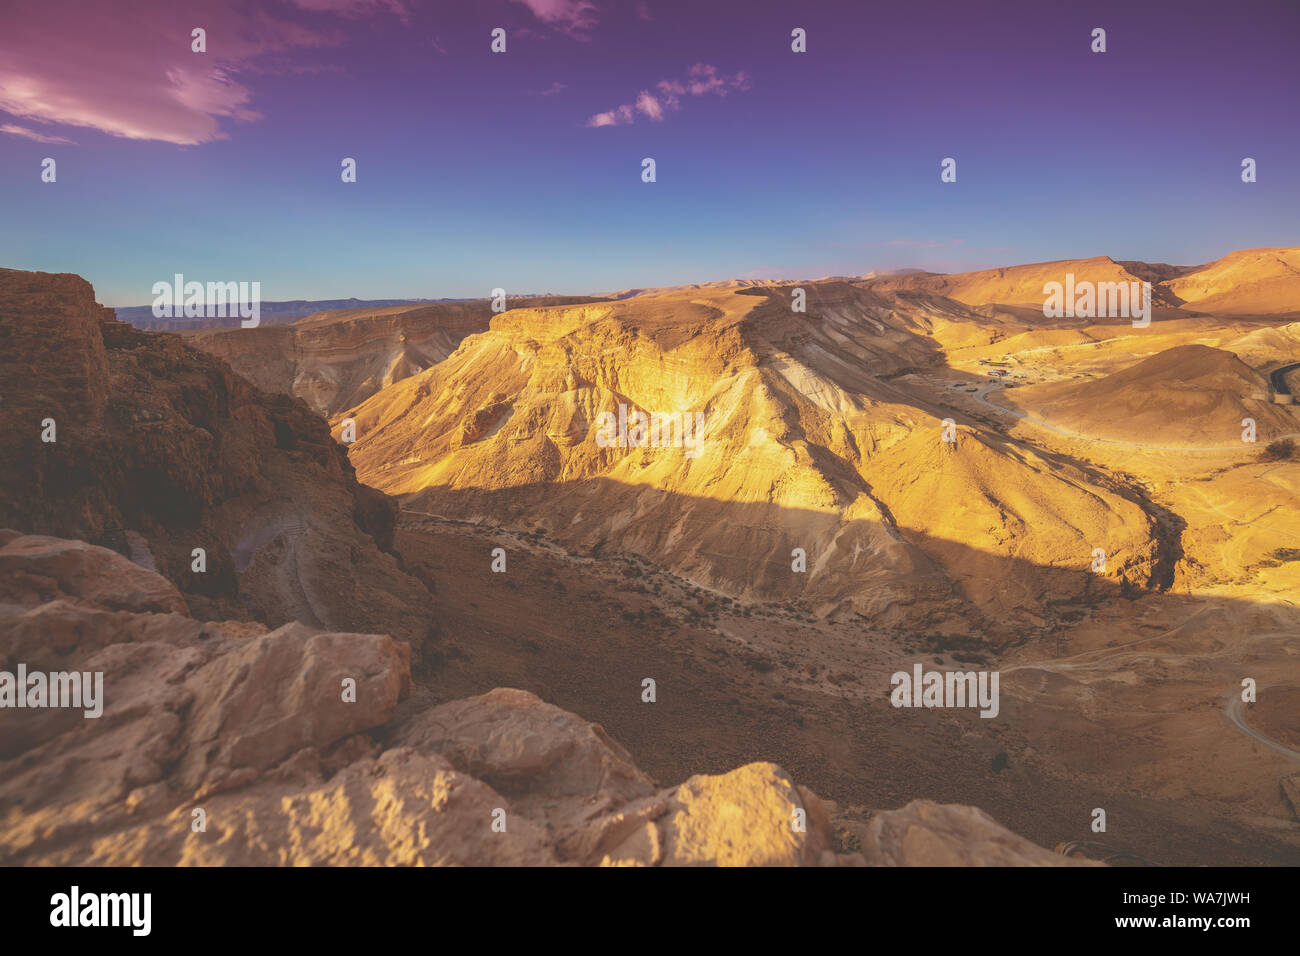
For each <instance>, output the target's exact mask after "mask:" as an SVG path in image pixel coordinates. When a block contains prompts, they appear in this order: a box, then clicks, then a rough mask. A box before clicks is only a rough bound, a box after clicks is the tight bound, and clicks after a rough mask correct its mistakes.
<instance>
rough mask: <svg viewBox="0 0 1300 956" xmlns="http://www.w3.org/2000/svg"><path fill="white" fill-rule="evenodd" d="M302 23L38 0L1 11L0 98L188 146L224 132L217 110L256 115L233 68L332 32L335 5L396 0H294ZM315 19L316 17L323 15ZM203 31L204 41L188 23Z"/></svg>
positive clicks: (342, 11) (201, 9)
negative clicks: (202, 46) (200, 47)
mask: <svg viewBox="0 0 1300 956" xmlns="http://www.w3.org/2000/svg"><path fill="white" fill-rule="evenodd" d="M296 5H297V6H298V7H299V8H300V9H302V10H305V11H309V12H311V13H320V14H321V16H320V17H312V18H310V22H311V25H308V24H307V23H300V22H295V21H290V20H286V19H282V18H279V17H277V16H276V15H274V14H270V13H267V12H265V11H263V10H259V9H257V8H255V7H246V8H245V7H243V6H242V5H241V6H240V7H239V8H235V6H234V5H232V4H230V3H227V2H224V0H191V2H189V3H184V4H180V3H177V2H175V0H137V2H133V3H131V4H129V5H126V4H112V5H108V4H100V3H94V2H87V0H43V2H41V3H29V4H23V5H21V6H19V7H15V9H14V10H12V11H9V12H8V13H6V16H5V28H4V30H3V31H0V110H4V111H5V112H7V113H10V114H12V115H13V116H15V117H18V118H24V119H32V120H36V121H38V122H42V123H57V124H62V125H64V126H79V127H85V128H90V129H96V130H99V131H101V132H104V133H107V134H109V135H110V136H118V137H122V138H124V139H139V140H159V141H162V142H165V143H175V144H176V145H180V146H193V145H197V144H200V143H208V142H212V141H213V140H218V139H225V138H227V133H226V132H225V131H224V130H223V129H222V124H221V121H222V120H225V119H230V120H236V121H241V122H247V121H251V120H256V119H258V118H260V114H259V113H258V112H257V111H256V110H255V109H254V108H253V106H252V100H253V93H252V91H251V90H250V89H249V88H248V87H247V86H244V85H243V84H242V83H240V82H239V80H238V76H239V75H240V74H241V73H257V72H261V70H262V69H263V68H262V67H261V66H259V64H258V63H256V62H254V61H255V60H257V58H259V57H267V56H268V55H270V54H278V53H287V52H290V51H295V50H301V49H307V48H315V47H325V46H331V45H335V44H337V43H340V42H342V40H343V39H344V36H345V35H344V34H343V33H342V31H341V30H339V29H338V27H339V26H340V24H339V21H338V20H337V19H335V17H337V16H348V17H356V16H364V15H368V14H369V13H372V12H378V11H388V12H391V13H397V14H399V15H404V11H405V8H404V7H403V6H402V5H401V4H400V3H399V2H397V0H296ZM322 21H323V22H322ZM195 27H202V28H203V29H204V30H206V31H207V52H206V53H194V52H192V51H191V42H192V41H191V31H192V30H193V29H194V28H195Z"/></svg>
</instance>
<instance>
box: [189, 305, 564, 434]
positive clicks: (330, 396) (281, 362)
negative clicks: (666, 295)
mask: <svg viewBox="0 0 1300 956" xmlns="http://www.w3.org/2000/svg"><path fill="white" fill-rule="evenodd" d="M535 301H537V300H532V299H518V300H514V299H512V300H510V302H511V303H512V304H518V305H519V306H524V307H526V306H528V305H530V304H532V303H534V302H535ZM547 301H553V302H555V303H556V304H563V303H568V302H579V301H586V300H583V299H566V298H555V299H553V300H547ZM491 315H492V313H491V310H490V308H489V303H488V302H486V301H473V302H439V303H433V304H420V305H390V306H382V307H363V308H353V309H332V310H327V311H322V312H317V313H315V314H313V315H309V316H306V317H304V318H301V319H299V320H297V321H295V322H293V323H292V324H289V325H267V326H259V327H257V328H251V329H245V328H225V329H208V330H202V331H198V332H194V333H192V334H191V335H189V336H188V337H187V341H188V342H189V344H191V345H193V346H194V347H195V348H198V349H202V350H203V351H205V352H208V353H210V354H212V355H215V356H217V357H218V358H221V359H224V360H225V361H227V362H229V363H230V365H231V367H232V368H233V369H234V370H235V371H236V372H238V373H239V374H240V375H243V376H244V377H245V378H247V379H248V380H249V381H250V382H252V383H253V384H254V385H257V386H258V387H259V388H262V389H264V390H266V391H268V392H282V393H287V394H291V395H296V396H297V397H299V398H301V399H303V400H304V401H305V402H306V403H307V404H308V405H310V406H311V407H312V408H313V409H315V410H316V411H317V412H318V413H320V414H321V415H324V416H326V417H328V416H330V415H333V414H335V413H336V412H338V411H340V410H342V409H344V408H348V407H350V406H352V405H356V404H358V403H360V402H363V401H365V400H366V399H367V398H369V397H370V396H371V395H373V394H374V393H375V392H377V391H379V390H380V389H381V388H385V387H386V386H388V385H391V384H393V383H394V382H398V381H401V380H402V379H404V378H406V377H408V376H410V375H414V374H415V373H416V372H420V371H423V370H424V369H426V368H428V367H429V366H431V365H433V364H435V363H437V362H440V361H442V360H443V359H444V358H446V357H447V356H448V355H450V354H451V353H452V352H453V351H455V349H456V346H458V345H459V344H460V342H461V340H462V339H464V338H465V336H467V335H473V334H474V333H475V332H482V331H484V330H486V329H487V327H488V319H489V318H490V317H491Z"/></svg>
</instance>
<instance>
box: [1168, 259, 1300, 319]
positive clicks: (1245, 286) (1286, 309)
mask: <svg viewBox="0 0 1300 956" xmlns="http://www.w3.org/2000/svg"><path fill="white" fill-rule="evenodd" d="M1167 288H1168V289H1169V291H1170V292H1171V293H1173V294H1174V295H1176V296H1178V298H1180V299H1181V300H1182V301H1183V302H1184V303H1186V306H1187V308H1190V309H1197V310H1200V311H1204V312H1213V313H1216V314H1220V315H1291V316H1300V246H1296V247H1293V248H1290V249H1241V250H1238V251H1237V252H1231V253H1229V254H1228V255H1226V256H1224V257H1223V258H1222V259H1218V260H1216V261H1214V262H1211V263H1209V264H1208V265H1204V266H1200V267H1198V268H1195V269H1191V270H1189V271H1187V272H1186V273H1185V274H1183V275H1181V276H1179V277H1177V278H1175V279H1172V280H1171V281H1169V282H1168V283H1167Z"/></svg>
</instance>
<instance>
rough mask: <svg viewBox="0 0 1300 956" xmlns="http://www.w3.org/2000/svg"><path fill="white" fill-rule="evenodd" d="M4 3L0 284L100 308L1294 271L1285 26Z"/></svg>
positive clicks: (1245, 17) (824, 8) (1295, 141)
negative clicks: (1161, 265)
mask: <svg viewBox="0 0 1300 956" xmlns="http://www.w3.org/2000/svg"><path fill="white" fill-rule="evenodd" d="M4 3H5V7H6V9H5V10H4V11H3V20H2V22H3V30H0V215H2V216H3V223H4V228H3V229H0V265H3V266H9V267H15V268H23V269H40V270H44V271H59V272H65V271H66V272H78V273H80V274H82V275H85V276H86V277H87V278H88V279H90V280H91V281H92V282H93V283H94V284H95V286H96V288H97V290H98V292H99V296H100V298H101V300H102V301H104V302H106V303H108V304H112V305H128V304H144V303H147V302H149V301H150V300H151V298H152V296H151V295H150V288H151V286H152V284H153V283H154V282H156V281H159V280H169V279H170V278H171V276H172V275H173V274H174V273H176V272H182V273H184V274H185V275H186V277H187V278H192V279H198V280H200V281H204V280H220V281H227V280H245V281H260V282H261V283H262V295H263V297H264V298H266V299H290V298H333V297H342V296H350V295H356V296H360V297H371V298H381V297H404V296H409V297H415V296H431V297H436V296H483V295H486V294H487V293H488V290H490V289H491V288H493V287H496V286H501V287H504V288H506V289H507V290H508V291H510V292H516V291H517V292H546V291H555V292H600V291H611V290H614V289H618V288H624V287H629V286H651V285H667V284H677V283H683V282H694V281H706V280H712V279H723V278H730V277H742V276H743V277H791V278H793V277H816V276H820V275H826V274H857V273H862V272H866V271H869V270H871V269H875V268H894V267H901V266H918V267H923V268H931V269H939V270H957V269H968V268H980V267H985V266H989V265H999V264H1010V263H1016V262H1028V261H1036V260H1043V259H1055V258H1066V257H1073V256H1092V255H1100V254H1107V255H1111V256H1114V257H1116V258H1138V259H1148V260H1157V261H1171V262H1177V263H1194V262H1203V261H1207V260H1209V259H1213V258H1217V257H1218V256H1220V255H1222V254H1224V253H1226V252H1228V251H1230V250H1232V249H1236V248H1244V247H1253V246H1268V245H1296V244H1300V235H1298V233H1300V229H1298V228H1297V224H1300V128H1298V125H1297V122H1296V103H1297V93H1300V55H1298V54H1300V3H1296V2H1294V0H1235V2H1233V3H1206V2H1200V0H1183V2H1177V3H1156V2H1145V3H1144V2H1140V0H1125V2H1117V3H1109V2H1096V3H1071V4H1064V3H1051V2H1046V0H1023V2H1022V0H1015V2H1012V0H1002V2H994V3H984V4H974V3H969V2H942V3H940V2H932V0H931V2H927V0H909V2H900V3H896V4H889V5H886V4H880V3H871V2H866V0H857V2H833V3H832V2H818V0H811V2H783V3H777V2H767V0H743V2H721V0H719V2H708V3H706V2H702V0H699V2H691V3H681V2H674V3H669V2H662V0H626V2H616V0H482V2H475V3H459V4H453V3H437V2H428V3H417V2H415V0H292V2H291V0H284V2H278V3H264V4H239V3H218V2H189V0H118V2H114V3H107V2H104V3H84V2H73V0H41V2H38V3H24V4H18V3H16V2H11V0H4ZM194 27H203V28H204V29H205V30H206V31H207V52H206V53H204V54H198V53H194V52H192V51H191V31H192V29H193V28H194ZM495 27H501V28H504V29H505V30H506V32H507V51H506V53H504V54H493V53H492V52H491V51H490V48H489V47H490V43H491V37H490V32H491V31H492V29H493V28H495ZM795 27H802V28H804V29H805V30H806V31H807V36H808V41H807V42H808V52H807V53H803V54H798V53H794V52H792V51H791V48H790V43H791V40H790V32H791V30H792V29H794V28H795ZM1095 27H1102V28H1104V29H1105V30H1106V31H1107V47H1108V49H1107V52H1106V53H1104V54H1094V53H1092V52H1091V51H1090V43H1091V36H1090V35H1091V31H1092V30H1093V28H1095ZM45 157H51V158H54V159H55V160H56V162H57V164H58V166H57V172H58V179H57V182H55V183H43V182H41V178H40V173H41V162H42V160H43V159H44V158H45ZM344 157H352V158H355V159H356V160H357V164H358V177H357V182H356V183H346V184H345V183H343V182H341V180H340V175H339V173H340V163H341V161H342V160H343V158H344ZM644 157H653V158H654V159H655V161H656V164H657V176H658V181H657V182H655V183H652V184H647V183H643V182H642V181H641V161H642V159H643V158H644ZM945 157H953V158H955V159H956V160H957V174H958V175H957V182H955V183H941V182H940V178H939V170H940V161H941V160H942V159H943V158H945ZM1244 157H1252V158H1254V159H1256V160H1257V162H1258V177H1259V180H1258V182H1256V183H1253V184H1245V183H1242V182H1241V178H1240V169H1241V161H1242V159H1243V158H1244Z"/></svg>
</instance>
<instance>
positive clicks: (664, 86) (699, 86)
mask: <svg viewBox="0 0 1300 956" xmlns="http://www.w3.org/2000/svg"><path fill="white" fill-rule="evenodd" d="M749 86H750V83H749V77H748V76H746V75H745V74H744V73H743V72H741V73H737V74H735V75H734V76H726V75H724V74H722V73H719V72H718V68H717V67H716V66H710V65H709V64H707V63H696V64H695V65H694V66H692V67H691V68H690V69H689V70H687V71H686V76H685V78H684V79H681V80H660V81H659V82H658V83H656V84H655V86H654V91H653V92H651V91H650V90H642V91H641V92H640V93H638V94H637V97H636V100H635V101H634V102H632V103H624V104H623V105H622V106H616V107H614V108H613V109H612V110H606V111H605V112H603V113H596V114H595V115H594V116H590V117H588V118H587V125H588V126H591V127H601V126H627V125H629V124H631V123H635V122H636V120H637V118H638V117H643V118H645V119H648V120H650V121H651V122H654V123H662V122H663V119H664V116H665V115H666V114H667V113H675V112H677V111H678V110H680V109H681V108H682V100H683V99H684V98H686V97H690V96H706V95H709V94H712V95H714V96H727V95H728V94H730V93H732V92H733V91H742V92H743V91H745V90H748V89H749Z"/></svg>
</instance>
